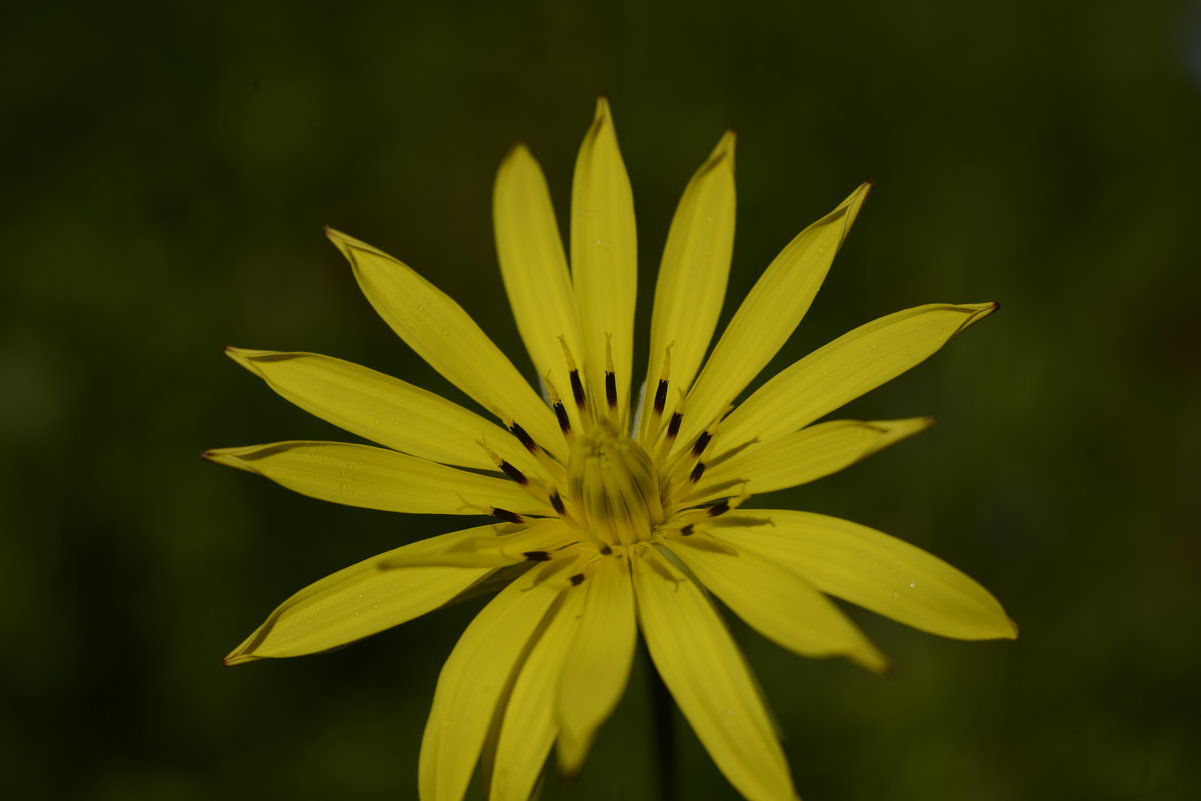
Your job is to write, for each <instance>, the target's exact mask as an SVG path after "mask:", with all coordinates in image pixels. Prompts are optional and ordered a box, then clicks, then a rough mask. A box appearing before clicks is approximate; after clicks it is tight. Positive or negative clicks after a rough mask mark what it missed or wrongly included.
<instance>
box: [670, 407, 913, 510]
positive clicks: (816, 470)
mask: <svg viewBox="0 0 1201 801" xmlns="http://www.w3.org/2000/svg"><path fill="white" fill-rule="evenodd" d="M933 424H934V420H933V419H931V418H929V417H912V418H908V419H905V420H871V421H864V420H831V421H829V422H827V423H818V424H817V425H812V426H809V427H807V428H803V429H801V430H800V431H796V432H794V433H792V434H788V435H787V436H783V437H780V438H779V439H777V440H774V441H772V442H769V443H768V444H766V445H759V446H755V445H752V446H750V447H747V448H745V449H743V450H739V451H736V452H735V453H734V454H733V455H732V456H730V458H728V459H725V460H721V457H718V459H715V460H714V463H713V466H712V467H710V468H708V469H706V470H705V472H704V477H703V478H702V479H701V480H700V482H699V483H698V484H697V485H696V489H695V490H693V492H692V493H691V494H690V495H689V496H688V498H687V499H686V503H687V504H688V505H690V506H691V505H696V504H700V503H706V502H707V501H711V500H714V499H716V498H725V497H729V496H731V495H743V494H745V495H758V494H759V493H762V492H772V491H773V490H779V489H785V488H787V487H795V486H798V485H800V484H805V483H808V482H810V481H816V480H817V479H819V478H822V477H823V476H828V475H830V474H831V473H837V472H838V471H839V470H842V469H843V468H845V467H849V466H850V465H852V464H854V463H855V462H857V461H859V460H860V459H866V458H867V457H868V456H871V455H872V454H873V453H875V452H876V451H878V450H881V449H883V448H887V447H888V446H889V445H892V444H893V443H896V442H900V441H901V440H903V439H905V438H906V437H911V436H913V435H914V434H917V433H919V432H922V431H925V430H926V429H927V428H929V427H930V426H932V425H933Z"/></svg>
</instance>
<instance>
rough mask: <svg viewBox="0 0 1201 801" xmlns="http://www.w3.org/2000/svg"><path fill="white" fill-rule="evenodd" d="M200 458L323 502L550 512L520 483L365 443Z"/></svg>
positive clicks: (284, 446) (458, 511) (300, 445)
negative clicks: (247, 473) (266, 479)
mask: <svg viewBox="0 0 1201 801" xmlns="http://www.w3.org/2000/svg"><path fill="white" fill-rule="evenodd" d="M204 458H206V459H208V460H210V461H213V462H217V463H218V464H223V465H227V466H229V467H236V468H238V469H239V470H245V471H247V472H250V473H258V474H259V475H261V476H265V477H267V478H269V479H271V480H272V481H274V482H275V483H277V484H279V485H280V486H283V487H287V488H288V489H290V490H292V491H293V492H299V493H300V494H302V495H308V496H309V497H310V498H317V499H319V500H322V501H331V502H333V503H342V504H346V505H347V506H360V507H363V508H365V509H379V510H381V511H384V512H407V513H409V514H443V515H487V514H491V510H492V509H493V508H500V509H504V510H507V511H510V512H516V513H518V514H541V515H550V514H553V513H554V511H553V510H552V509H551V508H550V506H548V505H547V504H545V503H543V502H541V501H538V500H536V499H535V498H534V496H532V495H530V494H529V493H528V492H526V491H525V490H523V489H522V488H521V487H520V486H518V484H517V483H515V482H513V481H506V480H504V479H500V478H492V477H491V476H482V475H479V474H478V473H468V472H467V471H465V470H458V469H456V468H453V467H447V466H446V465H441V464H438V463H437V462H431V461H428V460H426V459H418V458H416V457H415V456H409V455H407V454H404V453H397V452H396V451H389V450H385V449H384V448H373V447H371V446H370V445H351V444H348V443H343V442H311V441H305V440H298V441H292V442H275V443H272V444H269V445H250V446H247V447H244V448H217V449H214V450H210V451H205V452H204Z"/></svg>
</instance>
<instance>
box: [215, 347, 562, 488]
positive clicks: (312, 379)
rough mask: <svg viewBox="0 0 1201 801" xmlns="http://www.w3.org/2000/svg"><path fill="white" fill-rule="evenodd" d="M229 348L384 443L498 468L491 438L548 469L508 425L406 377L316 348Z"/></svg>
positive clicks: (525, 462)
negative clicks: (490, 452)
mask: <svg viewBox="0 0 1201 801" xmlns="http://www.w3.org/2000/svg"><path fill="white" fill-rule="evenodd" d="M225 352H226V353H228V354H229V356H230V357H231V358H232V359H233V360H234V361H236V362H237V363H238V364H240V365H242V366H243V367H245V368H246V369H247V370H250V371H251V372H252V373H254V374H255V375H257V376H259V377H260V378H262V379H263V380H264V381H266V382H267V384H268V386H270V387H271V388H272V389H273V390H275V391H276V392H278V393H279V394H280V395H282V396H283V397H285V398H287V399H288V400H290V401H291V402H292V403H295V404H296V405H297V406H299V407H300V408H302V409H304V410H305V411H306V412H309V413H310V414H314V415H316V416H317V417H320V418H321V419H322V420H326V421H328V422H330V423H333V424H334V425H336V426H338V427H340V428H343V429H345V430H346V431H349V432H350V433H352V434H358V435H359V436H360V437H363V438H365V439H369V440H372V441H373V442H378V443H379V444H380V445H383V446H385V447H388V448H392V449H394V450H398V451H403V452H404V453H409V454H412V455H413V456H419V457H421V458H422V459H431V460H433V461H435V462H442V463H444V464H454V465H460V466H462V467H474V468H477V469H482V470H494V469H496V465H495V464H493V462H492V459H491V458H490V457H489V456H488V453H487V451H486V450H485V448H484V446H485V445H487V447H489V448H491V449H492V450H494V451H496V452H497V453H499V454H500V455H501V456H502V457H503V458H504V459H506V460H507V461H508V462H509V463H511V464H515V465H518V466H519V467H521V469H522V470H524V471H526V472H528V473H530V474H533V475H537V474H538V473H539V471H540V470H541V468H540V467H539V466H538V462H537V460H535V459H533V458H532V457H531V456H530V453H529V451H527V450H526V449H525V448H524V447H523V446H522V445H521V443H519V442H518V441H517V439H516V437H514V436H513V435H512V434H510V433H509V432H508V431H506V430H505V429H503V428H501V427H500V426H498V425H496V424H495V423H493V422H491V421H489V420H485V419H484V418H483V417H480V416H479V415H478V414H476V413H475V412H470V411H468V410H467V409H464V408H463V407H462V406H459V405H458V404H456V403H452V402H450V401H448V400H446V399H445V398H443V397H442V396H441V395H435V394H434V393H433V392H429V391H427V390H424V389H421V388H420V387H415V386H413V385H412V384H409V383H407V382H405V381H401V380H400V379H399V378H393V377H392V376H389V375H384V374H383V373H377V372H376V371H375V370H369V369H367V368H366V367H360V366H359V365H357V364H353V363H351V362H347V361H343V360H341V359H335V358H333V357H331V356H322V355H320V354H316V353H281V352H277V351H270V350H245V349H242V348H226V349H225Z"/></svg>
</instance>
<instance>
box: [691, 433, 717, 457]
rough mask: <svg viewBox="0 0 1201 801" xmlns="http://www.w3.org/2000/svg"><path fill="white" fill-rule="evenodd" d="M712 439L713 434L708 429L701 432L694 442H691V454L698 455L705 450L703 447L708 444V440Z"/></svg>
mask: <svg viewBox="0 0 1201 801" xmlns="http://www.w3.org/2000/svg"><path fill="white" fill-rule="evenodd" d="M711 439H713V435H712V434H710V433H709V432H708V431H706V432H704V433H702V434H701V435H700V436H699V437H697V438H696V442H694V443H693V444H692V455H693V456H700V455H701V454H702V453H704V452H705V448H707V447H708V446H709V440H711Z"/></svg>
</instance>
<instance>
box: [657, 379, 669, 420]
mask: <svg viewBox="0 0 1201 801" xmlns="http://www.w3.org/2000/svg"><path fill="white" fill-rule="evenodd" d="M666 405H667V379H664V378H660V379H659V387H658V388H657V389H656V390H655V414H663V407H664V406H666Z"/></svg>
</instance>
